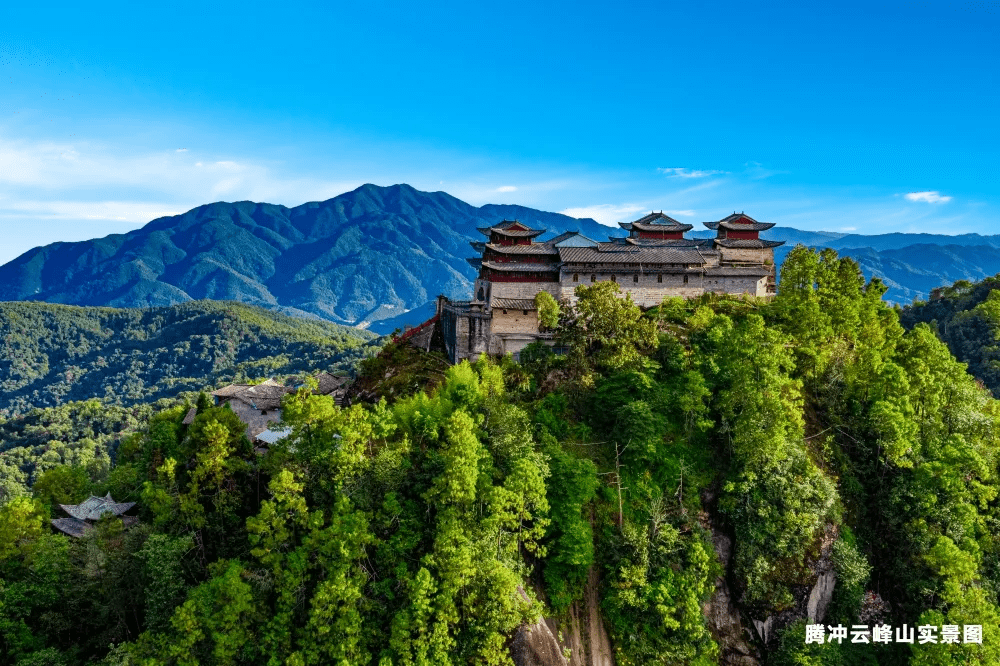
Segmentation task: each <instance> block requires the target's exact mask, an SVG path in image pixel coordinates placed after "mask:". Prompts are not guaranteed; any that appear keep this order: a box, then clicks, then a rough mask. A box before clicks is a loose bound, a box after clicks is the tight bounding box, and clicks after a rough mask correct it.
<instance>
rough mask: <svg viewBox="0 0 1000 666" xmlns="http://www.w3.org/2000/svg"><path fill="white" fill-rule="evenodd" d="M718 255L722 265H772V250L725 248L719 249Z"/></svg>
mask: <svg viewBox="0 0 1000 666" xmlns="http://www.w3.org/2000/svg"><path fill="white" fill-rule="evenodd" d="M719 253H720V254H721V255H722V263H723V265H725V264H727V263H730V262H737V263H745V264H749V263H754V264H765V263H767V262H771V264H772V265H773V264H774V249H773V248H759V249H758V248H725V247H720V248H719Z"/></svg>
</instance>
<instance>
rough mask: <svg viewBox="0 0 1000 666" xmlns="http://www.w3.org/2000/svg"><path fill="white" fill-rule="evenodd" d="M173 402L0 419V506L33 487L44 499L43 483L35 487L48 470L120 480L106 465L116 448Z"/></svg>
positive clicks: (78, 407) (76, 405)
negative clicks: (115, 477) (112, 476)
mask: <svg viewBox="0 0 1000 666" xmlns="http://www.w3.org/2000/svg"><path fill="white" fill-rule="evenodd" d="M173 402H176V401H174V400H170V399H164V400H161V401H158V402H157V403H153V404H141V405H132V406H129V407H122V406H120V405H106V404H103V403H102V402H101V401H100V400H88V401H85V402H70V403H66V404H64V405H60V406H58V407H47V408H43V409H35V410H32V411H31V412H29V413H28V414H26V415H25V416H22V417H19V418H12V419H7V420H3V419H0V504H2V503H3V502H5V501H7V500H8V499H10V498H12V497H17V496H19V495H24V494H27V493H28V492H29V491H30V489H31V488H32V487H33V486H34V487H35V489H36V491H41V492H43V493H45V494H49V493H50V491H48V490H44V488H45V483H44V482H43V483H41V485H39V482H38V479H39V478H40V477H42V476H43V475H44V474H45V473H46V472H49V471H53V472H60V473H63V474H68V472H67V470H73V472H74V473H73V475H72V476H73V478H77V479H79V478H80V476H81V475H82V476H83V477H86V478H87V479H94V480H100V481H104V480H106V479H107V478H108V477H109V476H110V475H111V474H112V473H113V474H116V475H120V474H121V470H120V469H113V468H112V465H111V460H112V455H113V453H114V451H115V450H116V449H117V448H118V445H119V444H120V443H121V442H122V440H123V439H125V438H127V437H128V436H129V435H130V434H132V433H135V432H136V431H138V430H141V429H143V428H145V426H146V423H147V422H148V420H149V418H150V417H151V416H152V415H153V414H154V413H155V412H156V410H157V409H162V408H164V407H166V406H168V405H170V404H171V403H173ZM50 481H54V479H50ZM63 481H65V479H64V480H63ZM60 483H62V482H60ZM83 485H87V484H83ZM52 492H54V491H52ZM57 494H58V493H57ZM74 494H79V493H74ZM59 496H60V497H62V498H63V499H60V500H59V501H60V502H63V503H65V501H66V497H67V496H66V495H65V494H61V495H59Z"/></svg>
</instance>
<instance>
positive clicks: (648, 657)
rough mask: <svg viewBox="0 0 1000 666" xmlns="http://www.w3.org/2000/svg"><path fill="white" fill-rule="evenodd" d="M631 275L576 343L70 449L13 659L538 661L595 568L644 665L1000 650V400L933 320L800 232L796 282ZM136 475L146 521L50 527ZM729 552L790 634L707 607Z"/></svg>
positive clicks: (17, 583) (25, 584) (53, 489)
mask: <svg viewBox="0 0 1000 666" xmlns="http://www.w3.org/2000/svg"><path fill="white" fill-rule="evenodd" d="M616 291H617V286H616V285H614V284H612V283H604V284H598V285H596V286H593V287H587V286H581V287H580V288H579V291H578V296H579V300H578V303H577V304H576V305H575V306H574V307H572V308H563V310H562V311H561V312H560V313H559V320H558V326H557V329H556V335H557V337H558V340H559V343H560V345H562V346H564V347H566V348H568V350H569V352H568V353H567V354H566V355H565V356H553V355H552V353H551V351H550V350H549V349H547V348H544V347H537V348H533V349H531V350H528V351H526V353H524V354H523V356H522V363H521V364H515V363H513V362H512V361H510V360H509V359H501V360H489V359H483V360H480V361H479V362H478V363H476V364H474V365H469V364H467V363H463V364H461V365H458V366H454V367H451V368H449V369H447V370H446V371H445V372H444V373H443V374H442V373H439V372H437V371H436V370H434V368H435V367H436V362H434V361H433V360H431V361H428V360H426V359H423V358H421V357H420V355H419V354H417V355H414V354H413V352H406V353H400V352H398V350H396V349H395V346H394V345H389V346H388V347H387V348H386V349H385V350H384V351H383V355H382V357H380V358H378V359H372V360H369V361H365V362H363V363H362V370H361V372H362V374H363V375H364V376H365V379H366V384H365V385H366V387H367V388H366V392H367V393H368V394H370V395H373V396H374V395H376V394H379V393H380V392H379V391H378V390H376V389H377V386H375V385H377V383H378V377H380V376H383V377H384V376H385V373H386V372H387V370H386V366H387V362H388V361H387V359H394V361H392V362H393V363H394V366H393V368H392V369H393V371H394V372H393V373H392V377H391V379H392V381H393V385H392V386H393V388H392V390H391V391H383V392H381V394H382V395H387V394H388V395H391V396H392V401H391V402H387V401H386V400H385V399H384V398H383V399H380V401H379V402H377V403H374V404H368V405H364V404H354V405H353V406H351V407H349V408H346V409H339V408H337V407H336V406H335V405H334V404H333V402H332V401H331V400H330V399H329V398H328V397H323V396H316V395H312V394H310V393H309V392H308V391H301V392H299V393H298V394H296V395H294V396H291V397H289V398H288V399H287V401H286V404H285V409H284V417H285V420H286V422H287V424H288V425H290V426H291V427H292V429H293V432H292V434H291V436H290V437H289V438H287V439H286V440H283V441H282V442H281V443H279V444H278V445H276V446H274V447H272V449H271V450H270V452H268V453H267V454H266V455H263V456H257V455H255V454H254V453H253V452H252V450H251V448H250V447H249V444H248V442H246V440H245V439H244V438H243V437H242V435H241V433H242V427H241V425H240V424H239V423H238V422H236V421H235V420H234V416H233V414H232V413H231V412H230V411H229V410H227V409H216V408H206V409H203V410H201V411H200V413H199V415H198V417H197V419H196V420H195V422H194V424H193V425H191V426H189V427H186V426H183V425H181V419H182V417H183V415H184V410H183V408H182V407H179V408H172V409H167V410H164V411H161V412H160V413H158V414H157V415H155V416H154V417H152V419H151V421H150V423H149V425H148V427H147V428H146V429H145V430H144V431H143V433H142V434H141V435H139V436H136V437H134V438H132V439H130V440H128V441H127V442H126V443H124V444H123V445H122V446H121V447H120V448H119V451H118V456H117V459H116V461H115V466H114V467H113V468H112V469H111V470H110V471H108V472H104V471H102V470H101V469H100V468H99V466H96V465H95V466H91V468H90V469H81V468H80V467H74V466H68V467H59V468H55V469H52V470H49V471H47V472H46V473H45V474H43V475H42V476H41V477H40V478H39V479H38V480H37V482H36V483H35V488H34V496H33V497H19V498H14V499H9V500H7V501H6V503H5V504H4V505H3V506H2V508H0V572H2V580H3V582H2V585H0V660H3V661H5V662H6V663H12V664H19V665H21V666H27V665H28V664H41V663H46V664H67V665H68V664H73V665H76V664H83V663H87V662H90V663H102V664H107V665H109V666H110V665H111V664H115V665H118V664H149V665H153V664H171V665H173V664H177V665H195V664H205V665H208V664H220V665H221V664H248V665H249V664H262V665H263V664H269V665H270V664H275V665H277V664H298V665H305V664H340V665H348V664H350V665H354V664H359V665H361V664H365V665H372V666H375V665H377V666H416V665H418V664H420V665H423V664H435V665H439V666H447V665H458V664H511V663H513V662H512V657H511V656H510V655H511V650H510V645H511V642H510V639H511V636H512V635H514V633H515V632H516V631H517V629H518V627H519V626H522V625H526V624H532V623H534V622H535V621H536V620H537V618H538V617H539V615H540V614H543V613H544V614H547V615H549V616H550V617H551V618H552V619H553V623H554V624H555V625H556V626H558V627H563V628H565V627H568V626H569V624H567V623H568V622H570V613H569V611H570V609H571V608H578V607H579V605H580V604H581V603H584V600H585V598H587V597H588V595H592V594H596V595H597V597H598V599H599V602H598V606H597V608H596V609H595V611H594V612H599V614H600V616H601V617H602V618H603V624H604V626H605V627H606V628H607V632H608V635H609V637H610V641H611V647H612V651H613V656H614V659H615V663H616V664H618V666H624V665H632V664H635V665H640V664H642V665H645V664H677V665H681V664H700V665H706V664H716V663H740V664H752V663H758V664H774V665H780V666H785V665H791V664H796V665H801V666H834V665H844V664H880V665H884V664H889V665H893V664H919V665H925V664H973V663H974V664H996V663H1000V610H998V605H997V604H998V599H997V591H998V589H1000V541H998V539H1000V537H998V536H997V535H998V533H1000V531H998V529H997V525H998V524H1000V511H998V506H997V490H998V478H997V462H998V458H997V453H998V450H1000V432H998V425H1000V408H998V407H1000V405H998V403H997V402H996V401H995V400H994V399H993V398H992V397H991V396H990V395H989V393H988V392H987V391H986V390H984V389H982V388H981V387H980V386H978V385H977V383H976V381H975V380H974V379H973V378H972V377H971V376H970V375H969V374H968V373H967V372H966V370H965V367H964V365H962V364H961V363H959V362H957V361H956V360H955V359H954V358H953V357H952V356H951V354H950V353H949V352H948V349H947V347H946V346H945V345H944V344H943V343H942V342H941V341H939V340H938V339H937V337H936V336H935V335H934V333H933V331H932V330H931V328H930V327H929V326H927V325H923V324H920V325H916V326H914V327H913V329H912V330H910V331H905V330H904V329H903V327H902V326H901V325H900V323H899V320H898V315H897V313H896V312H895V311H894V310H892V309H890V308H889V307H887V306H886V305H885V304H884V303H883V302H882V300H881V297H882V295H883V293H884V286H883V285H882V284H880V283H879V282H878V281H873V282H871V283H868V284H865V282H864V280H863V278H862V276H861V274H860V272H859V270H858V267H857V264H855V263H854V262H852V261H851V260H842V259H839V258H837V256H836V254H835V253H834V252H833V251H824V252H823V253H822V254H817V253H815V252H813V251H810V250H806V249H805V248H797V249H795V250H794V251H792V252H791V253H790V254H789V256H788V259H787V260H786V262H785V265H784V266H783V268H782V277H781V286H780V290H779V294H778V296H777V298H775V299H774V300H773V301H770V302H757V301H753V300H737V299H731V298H721V297H715V296H711V295H709V296H706V297H704V298H701V299H698V300H694V301H684V300H681V299H673V300H669V301H667V302H665V303H664V304H663V306H662V307H661V308H659V309H657V310H655V311H652V312H649V313H645V314H644V313H642V312H640V311H639V309H638V308H636V307H635V306H634V305H632V304H631V302H630V301H629V300H627V299H620V298H619V297H618V296H617V295H616V293H615V292H616ZM411 369H412V371H413V375H412V377H413V379H414V380H415V381H412V382H411V381H408V380H407V379H406V373H408V372H410V371H411ZM417 378H423V379H422V380H417ZM420 381H424V382H429V383H430V385H433V388H432V389H430V390H429V391H426V392H425V391H420V390H419V382H420ZM414 383H416V384H418V385H417V386H415V387H414ZM404 389H405V390H404ZM108 491H110V492H111V493H112V494H113V496H114V497H115V499H116V500H119V501H124V500H135V501H138V502H139V515H140V516H141V519H142V524H141V525H139V526H137V527H134V528H132V529H130V530H128V531H127V532H124V533H123V532H122V528H121V523H120V522H117V521H116V520H114V519H105V520H104V521H102V522H100V523H98V524H97V525H96V527H95V528H93V529H92V530H91V531H90V532H89V533H88V534H87V535H86V536H85V537H83V538H80V539H69V538H67V537H64V536H62V535H59V534H52V533H51V531H50V529H49V528H48V527H47V524H46V522H45V519H46V517H47V516H48V515H49V514H50V512H51V511H52V510H53V507H54V505H55V503H58V502H62V503H66V502H68V501H72V502H77V501H80V500H82V499H84V498H85V497H86V496H87V495H88V494H89V493H91V492H94V493H104V492H108ZM57 510H58V509H57ZM721 542H728V543H730V544H731V548H727V549H722V550H717V545H718V544H719V543H721ZM719 552H722V553H723V555H725V554H726V553H727V552H728V556H724V557H721V558H720V556H719V555H718V553H719ZM825 570H829V571H833V572H835V573H836V585H835V588H834V591H833V597H832V602H831V604H830V607H829V610H828V612H827V614H826V619H825V624H827V625H832V626H836V625H840V624H842V625H845V626H848V627H849V626H850V625H852V624H855V623H858V622H859V619H860V618H864V622H865V623H871V624H874V623H876V622H885V623H887V624H889V625H893V626H895V627H897V628H898V627H901V626H902V625H903V624H904V623H905V624H907V625H908V626H909V627H910V628H911V629H912V628H914V627H916V626H918V625H931V626H936V627H940V626H942V625H958V626H959V627H961V626H962V625H966V624H970V625H971V624H979V625H982V627H983V643H982V644H981V645H980V644H963V643H961V642H960V643H958V644H941V643H936V644H930V643H927V644H917V643H913V644H906V643H896V642H892V643H889V644H870V643H869V644H855V643H851V642H849V640H848V641H847V642H843V643H831V644H826V643H824V644H822V645H818V644H807V643H806V642H805V640H804V635H805V624H806V622H805V607H806V599H807V597H808V596H809V593H810V590H811V589H812V588H813V585H814V583H815V582H816V581H817V578H818V576H819V575H820V573H819V572H820V571H825ZM592 571H596V573H597V576H596V578H595V576H593V575H592V574H591V572H592ZM723 577H724V578H723ZM594 580H599V582H598V583H594V582H593V581H594ZM723 580H725V581H726V584H727V585H728V589H729V590H730V595H731V598H732V602H733V603H734V604H735V607H736V610H737V611H739V612H738V613H737V615H736V617H735V618H729V619H730V620H731V622H730V624H729V625H728V626H730V627H731V626H732V622H739V621H740V620H741V619H742V622H743V626H745V627H748V628H750V627H752V626H753V625H752V624H751V623H752V621H754V620H756V621H760V622H761V624H762V626H769V627H771V635H770V636H769V638H768V640H766V641H765V640H761V639H751V638H750V634H744V635H741V636H740V635H737V636H734V635H733V634H732V633H726V631H725V628H724V627H721V626H720V624H719V623H718V622H717V618H716V617H715V615H713V614H712V613H707V614H706V611H705V609H706V608H709V607H711V606H712V604H714V603H715V601H716V598H715V597H714V596H713V595H714V594H715V592H716V590H717V589H721V587H722V586H723V583H722V582H721V581H723ZM717 586H718V587H717ZM706 602H707V603H708V604H709V605H708V606H703V604H705V603H706ZM765 620H766V622H765ZM591 626H593V625H591ZM557 635H559V634H557ZM734 640H745V641H749V643H750V644H749V646H743V647H742V648H740V649H741V650H743V651H742V652H740V653H739V654H736V652H735V650H736V648H735V647H734ZM109 646H110V647H109ZM737 658H738V660H737ZM551 663H555V662H551Z"/></svg>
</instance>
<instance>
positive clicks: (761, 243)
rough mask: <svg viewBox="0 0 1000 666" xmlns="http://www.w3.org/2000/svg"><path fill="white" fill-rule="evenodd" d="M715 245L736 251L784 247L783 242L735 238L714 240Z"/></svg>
mask: <svg viewBox="0 0 1000 666" xmlns="http://www.w3.org/2000/svg"><path fill="white" fill-rule="evenodd" d="M715 244H716V245H718V246H719V247H729V248H736V249H761V248H769V247H778V246H779V245H784V244H785V241H769V240H763V239H749V238H748V239H736V238H716V239H715Z"/></svg>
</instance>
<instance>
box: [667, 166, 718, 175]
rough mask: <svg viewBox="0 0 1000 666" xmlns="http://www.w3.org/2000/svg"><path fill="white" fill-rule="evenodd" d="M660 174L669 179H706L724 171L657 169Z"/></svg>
mask: <svg viewBox="0 0 1000 666" xmlns="http://www.w3.org/2000/svg"><path fill="white" fill-rule="evenodd" d="M657 171H659V172H660V173H662V174H664V175H666V176H669V177H671V178H707V177H708V176H716V175H719V174H722V173H726V172H725V171H711V170H707V169H687V168H684V167H660V168H658V169H657Z"/></svg>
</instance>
